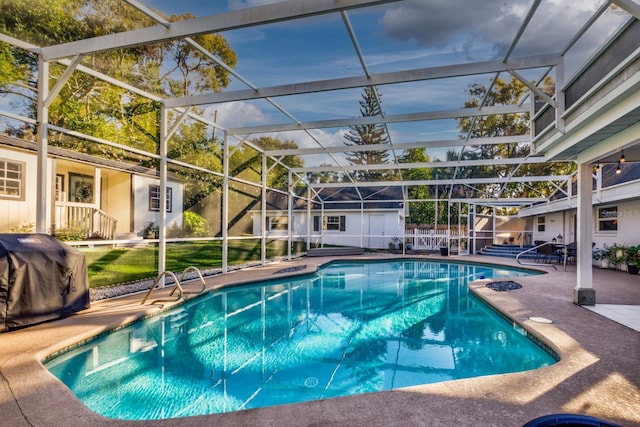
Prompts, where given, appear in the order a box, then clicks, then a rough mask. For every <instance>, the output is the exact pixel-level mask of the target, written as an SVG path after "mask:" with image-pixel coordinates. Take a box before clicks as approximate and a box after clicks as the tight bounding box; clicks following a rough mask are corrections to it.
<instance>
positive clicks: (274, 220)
mask: <svg viewBox="0 0 640 427" xmlns="http://www.w3.org/2000/svg"><path fill="white" fill-rule="evenodd" d="M267 224H269V230H272V231H273V230H288V229H289V218H288V217H286V216H272V217H267Z"/></svg>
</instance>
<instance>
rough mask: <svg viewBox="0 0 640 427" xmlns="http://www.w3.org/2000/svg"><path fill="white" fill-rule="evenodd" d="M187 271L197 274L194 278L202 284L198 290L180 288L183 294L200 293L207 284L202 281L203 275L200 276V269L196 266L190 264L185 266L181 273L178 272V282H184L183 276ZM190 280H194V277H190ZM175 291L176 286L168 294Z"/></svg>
mask: <svg viewBox="0 0 640 427" xmlns="http://www.w3.org/2000/svg"><path fill="white" fill-rule="evenodd" d="M189 271H195V272H196V275H197V276H198V277H197V278H196V279H197V280H199V281H200V283H201V284H202V288H200V290H198V291H187V290H185V289H183V290H182V293H183V294H201V293H203V292H204V289H205V287H206V286H207V284H206V283H205V281H204V277H202V273H201V272H200V270H199V269H198V267H196V266H194V265H191V266H189V267H187V268H185V269H184V270H182V273H180V277H179V278H178V279H179V280H180V283H181V284H182V283H183V282H184V276H186V275H187V272H189ZM190 280H194V279H190ZM175 291H176V288H174V289H173V291H171V294H170V295H173V293H174V292H175Z"/></svg>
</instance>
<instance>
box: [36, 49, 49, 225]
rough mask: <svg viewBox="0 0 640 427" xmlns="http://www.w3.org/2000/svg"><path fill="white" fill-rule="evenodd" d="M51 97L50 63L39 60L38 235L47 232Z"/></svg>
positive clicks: (40, 58)
mask: <svg viewBox="0 0 640 427" xmlns="http://www.w3.org/2000/svg"><path fill="white" fill-rule="evenodd" d="M48 95H49V63H48V62H46V61H45V60H43V59H42V56H40V57H39V58H38V105H37V109H38V111H37V117H38V121H37V130H36V132H37V133H38V149H37V163H38V170H37V171H36V173H37V177H38V178H37V183H36V197H37V198H36V233H46V232H47V178H48V177H49V173H48V168H47V156H48V152H49V148H48V145H49V142H48V133H49V130H48V123H49V107H47V105H46V104H45V100H46V99H47V97H48Z"/></svg>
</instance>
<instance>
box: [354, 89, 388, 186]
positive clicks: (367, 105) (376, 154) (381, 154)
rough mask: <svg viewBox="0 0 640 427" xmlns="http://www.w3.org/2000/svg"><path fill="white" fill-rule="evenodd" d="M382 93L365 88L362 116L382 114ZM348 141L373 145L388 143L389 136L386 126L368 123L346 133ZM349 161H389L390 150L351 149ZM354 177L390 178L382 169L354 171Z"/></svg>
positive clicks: (363, 162) (373, 162) (371, 163)
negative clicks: (380, 101)
mask: <svg viewBox="0 0 640 427" xmlns="http://www.w3.org/2000/svg"><path fill="white" fill-rule="evenodd" d="M379 100H380V94H379V93H378V90H377V88H375V87H372V86H368V87H366V88H365V89H364V93H363V94H362V100H361V101H360V114H361V116H362V117H375V116H382V114H383V112H382V108H381V106H380V103H379ZM344 138H345V139H346V140H347V141H348V142H345V145H348V146H354V145H371V144H388V143H389V137H388V135H387V131H386V128H385V127H384V125H382V124H366V125H357V126H352V127H351V131H350V132H349V133H348V134H346V135H344ZM345 154H346V155H347V161H349V163H350V164H352V165H363V166H364V165H377V164H382V163H389V152H388V151H387V150H372V151H351V152H346V153H345ZM354 177H355V178H356V179H357V180H359V181H379V180H383V179H388V178H389V172H386V171H380V170H368V171H367V170H363V171H357V172H355V173H354Z"/></svg>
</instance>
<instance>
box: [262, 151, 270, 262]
mask: <svg viewBox="0 0 640 427" xmlns="http://www.w3.org/2000/svg"><path fill="white" fill-rule="evenodd" d="M260 191H261V193H260V195H261V200H260V260H261V262H262V265H266V264H267V225H268V224H267V155H266V154H264V153H262V186H261V189H260Z"/></svg>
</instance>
